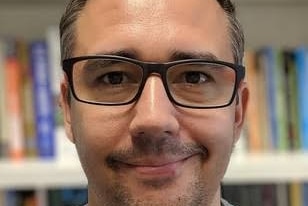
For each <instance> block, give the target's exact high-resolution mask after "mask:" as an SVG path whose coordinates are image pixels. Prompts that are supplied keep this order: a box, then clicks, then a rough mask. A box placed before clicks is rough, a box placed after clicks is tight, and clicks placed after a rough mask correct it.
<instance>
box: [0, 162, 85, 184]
mask: <svg viewBox="0 0 308 206" xmlns="http://www.w3.org/2000/svg"><path fill="white" fill-rule="evenodd" d="M86 185H87V180H86V178H85V175H84V174H83V172H82V169H81V166H80V164H79V162H78V161H77V160H70V161H67V163H64V162H56V161H51V160H50V161H47V160H45V161H38V160H27V161H22V162H11V161H3V160H2V161H0V188H2V189H7V188H13V189H16V188H19V189H22V188H57V187H69V186H72V187H74V186H76V187H80V186H82V187H83V186H86Z"/></svg>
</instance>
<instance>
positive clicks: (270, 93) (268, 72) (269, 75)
mask: <svg viewBox="0 0 308 206" xmlns="http://www.w3.org/2000/svg"><path fill="white" fill-rule="evenodd" d="M260 58H261V67H263V69H264V72H265V81H266V86H267V87H266V91H264V92H265V93H266V95H267V96H266V100H267V108H268V123H269V127H268V140H269V141H268V145H269V149H276V148H277V146H278V129H277V118H276V117H277V114H276V104H277V102H276V98H275V92H276V78H275V77H274V75H275V73H274V61H275V54H274V50H273V48H271V47H266V48H263V49H262V51H261V52H260Z"/></svg>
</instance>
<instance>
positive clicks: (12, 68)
mask: <svg viewBox="0 0 308 206" xmlns="http://www.w3.org/2000/svg"><path fill="white" fill-rule="evenodd" d="M6 46H7V47H6V59H5V70H6V74H5V77H6V100H7V101H6V108H7V112H8V115H9V116H8V117H7V119H8V130H9V131H8V138H9V141H8V152H9V157H10V158H11V159H12V160H20V159H22V158H23V157H24V137H23V135H24V134H23V123H22V111H21V109H22V108H21V93H20V91H21V68H20V64H19V62H18V59H17V56H16V42H15V41H14V40H12V39H8V40H7V41H6Z"/></svg>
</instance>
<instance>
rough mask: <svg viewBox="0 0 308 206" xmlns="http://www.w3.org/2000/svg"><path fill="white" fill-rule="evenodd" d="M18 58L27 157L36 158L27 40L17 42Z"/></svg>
mask: <svg viewBox="0 0 308 206" xmlns="http://www.w3.org/2000/svg"><path fill="white" fill-rule="evenodd" d="M17 56H18V59H19V62H20V67H21V75H22V79H21V85H22V86H21V100H22V101H21V105H22V117H23V130H24V147H25V156H26V157H36V141H35V136H36V135H35V121H34V103H33V80H32V73H31V68H30V63H29V46H28V43H27V42H26V41H25V40H22V39H18V40H17Z"/></svg>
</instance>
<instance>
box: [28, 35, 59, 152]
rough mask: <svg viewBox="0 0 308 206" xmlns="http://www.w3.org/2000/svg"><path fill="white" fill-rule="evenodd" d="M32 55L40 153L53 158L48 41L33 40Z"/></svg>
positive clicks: (52, 118)
mask: <svg viewBox="0 0 308 206" xmlns="http://www.w3.org/2000/svg"><path fill="white" fill-rule="evenodd" d="M30 56H31V64H32V75H33V86H34V105H35V107H34V108H35V109H34V110H35V122H36V140H37V150H38V155H39V157H42V158H53V157H54V156H55V148H54V147H55V140H54V116H53V98H52V94H51V88H50V79H49V78H50V74H49V72H50V71H49V66H48V65H49V64H48V54H47V45H46V42H45V41H35V42H32V43H31V48H30Z"/></svg>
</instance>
